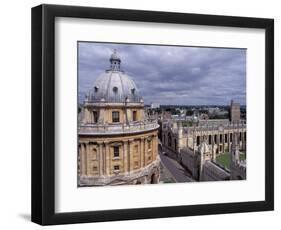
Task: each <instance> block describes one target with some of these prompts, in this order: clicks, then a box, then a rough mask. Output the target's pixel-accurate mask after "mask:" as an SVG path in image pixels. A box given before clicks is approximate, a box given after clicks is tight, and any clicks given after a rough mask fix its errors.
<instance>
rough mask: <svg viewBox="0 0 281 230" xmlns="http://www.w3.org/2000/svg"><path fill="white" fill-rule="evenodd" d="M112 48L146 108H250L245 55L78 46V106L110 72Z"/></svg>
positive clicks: (239, 52)
mask: <svg viewBox="0 0 281 230" xmlns="http://www.w3.org/2000/svg"><path fill="white" fill-rule="evenodd" d="M114 49H117V50H118V53H119V54H120V56H121V58H122V63H121V65H122V69H123V70H125V72H126V73H127V74H128V75H130V76H131V77H132V78H133V80H134V81H135V82H136V84H137V86H138V88H139V90H140V92H141V94H142V95H143V97H144V100H145V103H147V104H148V103H151V102H159V103H161V104H187V105H188V104H228V103H229V100H230V99H232V98H233V99H235V100H237V101H239V102H240V103H241V104H246V50H245V49H226V48H201V47H177V46H156V45H129V44H113V43H94V42H91V43H89V42H85V43H84V42H80V43H79V47H78V50H79V59H78V75H79V76H78V77H79V101H80V102H81V101H82V100H83V99H84V96H83V95H84V94H85V93H86V92H87V91H88V90H89V89H90V88H91V87H92V83H93V81H94V80H95V78H96V77H97V76H98V75H99V74H101V73H102V72H103V71H104V70H105V69H107V68H108V67H109V56H110V55H111V53H112V51H113V50H114Z"/></svg>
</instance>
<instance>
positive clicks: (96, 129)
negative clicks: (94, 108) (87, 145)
mask: <svg viewBox="0 0 281 230" xmlns="http://www.w3.org/2000/svg"><path fill="white" fill-rule="evenodd" d="M158 127H159V125H158V124H157V121H156V120H153V121H152V120H147V121H142V122H131V123H128V124H124V123H116V124H115V123H114V124H81V125H80V126H79V128H78V133H79V135H110V134H119V133H137V132H142V131H149V130H154V129H157V128H158Z"/></svg>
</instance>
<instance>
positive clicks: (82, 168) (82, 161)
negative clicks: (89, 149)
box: [79, 143, 86, 176]
mask: <svg viewBox="0 0 281 230" xmlns="http://www.w3.org/2000/svg"><path fill="white" fill-rule="evenodd" d="M85 153H86V151H85V145H84V143H81V144H80V153H79V154H80V175H82V176H85V175H86V170H85V169H86V163H85V161H86V159H85V157H86V154H85Z"/></svg>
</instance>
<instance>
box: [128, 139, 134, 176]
mask: <svg viewBox="0 0 281 230" xmlns="http://www.w3.org/2000/svg"><path fill="white" fill-rule="evenodd" d="M133 149H134V139H129V154H128V156H129V159H128V163H129V171H130V172H131V171H133V170H134V156H133V155H134V152H133Z"/></svg>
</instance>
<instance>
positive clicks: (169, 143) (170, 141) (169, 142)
mask: <svg viewBox="0 0 281 230" xmlns="http://www.w3.org/2000/svg"><path fill="white" fill-rule="evenodd" d="M168 146H170V147H171V146H172V137H171V134H170V133H169V134H168Z"/></svg>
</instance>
